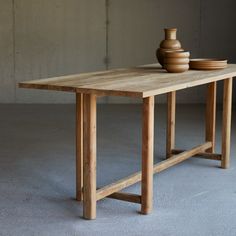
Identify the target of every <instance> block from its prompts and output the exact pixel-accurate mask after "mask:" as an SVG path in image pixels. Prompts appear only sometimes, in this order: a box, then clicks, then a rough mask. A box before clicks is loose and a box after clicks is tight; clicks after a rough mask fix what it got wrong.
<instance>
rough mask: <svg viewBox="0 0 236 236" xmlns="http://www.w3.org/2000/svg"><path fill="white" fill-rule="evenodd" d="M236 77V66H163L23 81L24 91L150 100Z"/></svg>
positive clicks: (147, 66)
mask: <svg viewBox="0 0 236 236" xmlns="http://www.w3.org/2000/svg"><path fill="white" fill-rule="evenodd" d="M234 76H236V65H235V64H230V65H228V67H227V68H226V69H223V70H214V71H195V70H189V71H187V72H185V73H176V74H175V73H173V74H171V73H167V72H166V71H165V70H163V69H161V68H160V66H159V64H152V65H145V66H140V67H134V68H126V69H114V70H108V71H100V72H92V73H83V74H76V75H68V76H60V77H54V78H48V79H40V80H33V81H27V82H22V83H20V84H19V86H20V87H21V88H35V89H46V90H58V91H68V92H77V93H89V94H96V95H102V96H103V95H104V96H127V97H140V98H145V97H150V96H154V95H158V94H164V93H168V92H172V91H176V90H180V89H185V88H189V87H194V86H198V85H202V84H207V83H211V82H214V81H219V80H223V79H225V78H231V77H234Z"/></svg>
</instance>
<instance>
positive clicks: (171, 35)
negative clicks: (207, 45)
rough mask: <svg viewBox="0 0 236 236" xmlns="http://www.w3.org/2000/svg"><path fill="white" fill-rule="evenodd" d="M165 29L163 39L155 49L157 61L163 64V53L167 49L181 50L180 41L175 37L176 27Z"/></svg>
mask: <svg viewBox="0 0 236 236" xmlns="http://www.w3.org/2000/svg"><path fill="white" fill-rule="evenodd" d="M164 31H165V39H164V40H163V41H161V43H160V47H159V48H158V49H157V51H156V57H157V60H158V61H159V63H160V64H161V65H162V67H163V65H164V55H165V52H167V51H171V52H173V51H183V49H182V48H181V43H180V42H179V40H177V39H176V33H177V29H175V28H170V29H164Z"/></svg>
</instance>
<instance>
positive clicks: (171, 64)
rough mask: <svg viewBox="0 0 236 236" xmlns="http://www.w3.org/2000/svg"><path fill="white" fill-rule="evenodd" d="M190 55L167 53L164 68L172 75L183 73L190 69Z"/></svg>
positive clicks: (185, 53)
mask: <svg viewBox="0 0 236 236" xmlns="http://www.w3.org/2000/svg"><path fill="white" fill-rule="evenodd" d="M189 56H190V53H189V52H186V51H183V52H166V53H165V57H164V68H165V69H166V70H167V71H168V72H170V73H181V72H184V71H187V70H188V69H189Z"/></svg>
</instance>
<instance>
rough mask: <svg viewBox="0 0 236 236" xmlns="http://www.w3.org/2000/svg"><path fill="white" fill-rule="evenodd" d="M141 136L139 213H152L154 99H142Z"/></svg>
mask: <svg viewBox="0 0 236 236" xmlns="http://www.w3.org/2000/svg"><path fill="white" fill-rule="evenodd" d="M142 132H143V134H142V197H141V213H142V214H148V213H150V212H151V211H152V201H153V141H154V97H153V96H152V97H148V98H144V99H143V131H142Z"/></svg>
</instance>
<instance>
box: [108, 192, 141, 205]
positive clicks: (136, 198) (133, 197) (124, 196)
mask: <svg viewBox="0 0 236 236" xmlns="http://www.w3.org/2000/svg"><path fill="white" fill-rule="evenodd" d="M107 197H108V198H113V199H117V200H120V201H126V202H133V203H139V204H140V203H141V196H140V195H137V194H133V193H122V192H118V193H113V194H111V195H109V196H107Z"/></svg>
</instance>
